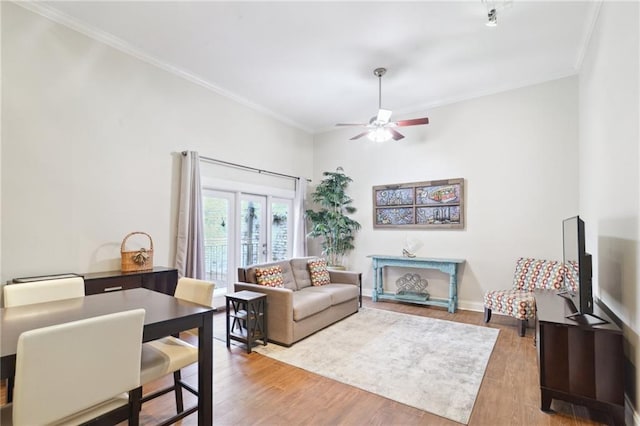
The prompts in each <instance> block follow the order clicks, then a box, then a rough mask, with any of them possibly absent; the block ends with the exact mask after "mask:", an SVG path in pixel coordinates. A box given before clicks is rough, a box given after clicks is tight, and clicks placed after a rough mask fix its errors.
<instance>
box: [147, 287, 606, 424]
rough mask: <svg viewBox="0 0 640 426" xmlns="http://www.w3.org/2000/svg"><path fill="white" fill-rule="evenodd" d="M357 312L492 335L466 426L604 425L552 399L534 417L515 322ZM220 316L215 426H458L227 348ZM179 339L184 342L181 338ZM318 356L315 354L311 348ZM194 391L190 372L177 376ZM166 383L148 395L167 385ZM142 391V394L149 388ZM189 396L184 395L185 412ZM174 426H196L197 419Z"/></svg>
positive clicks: (164, 402)
mask: <svg viewBox="0 0 640 426" xmlns="http://www.w3.org/2000/svg"><path fill="white" fill-rule="evenodd" d="M364 306H366V307H375V308H378V309H388V310H392V311H396V312H403V313H407V314H413V315H421V316H426V317H431V318H439V319H445V320H450V321H458V322H463V323H468V324H475V325H479V326H483V327H484V326H488V327H492V328H497V329H499V330H500V334H499V336H498V340H497V342H496V346H495V347H494V349H493V353H492V355H491V358H490V360H489V364H488V367H487V371H486V373H485V376H484V379H483V382H482V385H481V387H480V392H479V394H478V398H477V400H476V403H475V406H474V408H473V412H472V414H471V419H470V422H469V424H470V425H472V426H474V425H572V426H582V425H596V424H603V423H606V422H607V418H606V417H605V416H604V415H603V414H601V413H597V412H589V411H588V410H587V409H585V408H583V407H580V406H574V405H572V404H568V403H563V402H559V401H555V400H554V402H553V404H552V406H551V407H552V409H553V410H554V412H553V413H545V412H542V411H540V408H539V406H540V393H539V387H538V376H537V361H536V349H535V347H534V342H533V335H534V330H533V329H532V328H528V329H527V334H526V336H525V337H522V338H521V337H519V336H518V334H517V332H516V324H515V320H513V319H511V318H506V317H501V316H498V315H494V317H493V318H492V320H491V322H490V323H489V324H488V325H485V324H484V322H483V315H482V313H479V312H470V311H461V310H459V311H458V312H456V313H455V314H449V313H448V312H446V310H442V309H438V308H431V307H421V306H414V305H409V304H401V303H391V302H379V303H372V302H371V301H370V299H367V298H365V300H364ZM224 327H225V314H224V312H220V313H217V314H216V315H215V316H214V330H215V332H214V334H215V336H216V339H215V340H214V379H213V380H214V382H213V389H214V396H213V418H214V424H215V425H286V426H292V425H459V423H456V422H453V421H451V420H447V419H444V418H442V417H438V416H435V415H433V414H430V413H427V412H424V411H421V410H418V409H415V408H412V407H408V406H406V405H403V404H400V403H397V402H394V401H391V400H388V399H386V398H383V397H379V396H376V395H374V394H371V393H368V392H365V391H362V390H360V389H357V388H354V387H351V386H348V385H344V384H342V383H339V382H336V381H333V380H330V379H326V378H324V377H321V376H318V375H315V374H312V373H308V372H306V371H304V370H301V369H299V368H295V367H291V366H289V365H287V364H283V363H281V362H278V361H275V360H272V359H270V358H267V357H264V356H262V355H259V354H257V353H255V352H254V353H252V354H247V353H246V351H245V350H244V348H243V347H241V346H236V345H232V346H231V349H230V350H227V348H226V345H225V343H224V341H223V338H224ZM183 338H189V336H184V335H183ZM318 349H319V350H322V348H318ZM183 376H184V377H185V378H186V380H187V381H188V382H190V383H192V384H194V385H197V369H196V367H195V366H192V367H189V368H188V369H186V370H183ZM170 380H171V378H170V377H167V378H166V379H163V381H161V382H156V383H154V384H153V386H149V389H151V388H155V387H157V386H160V385H164V384H166V383H169V381H170ZM149 389H147V388H145V392H146V391H147V390H149ZM194 403H195V398H193V397H191V395H189V394H188V393H187V392H185V406H188V405H189V404H194ZM172 410H174V403H173V396H172V394H169V395H165V396H163V397H161V398H158V399H156V400H155V401H151V402H149V403H146V404H145V405H144V407H143V411H142V413H141V417H140V419H141V424H143V425H154V424H157V423H158V422H159V420H160V419H162V418H163V417H165V416H168V415H170V414H171V413H172ZM178 424H179V425H196V424H197V415H196V414H192V415H191V416H189V417H187V418H186V419H184V420H183V421H182V422H180V423H178Z"/></svg>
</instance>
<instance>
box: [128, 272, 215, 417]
mask: <svg viewBox="0 0 640 426" xmlns="http://www.w3.org/2000/svg"><path fill="white" fill-rule="evenodd" d="M214 289H215V284H214V283H212V282H209V281H203V280H197V279H194V278H180V279H179V280H178V285H177V286H176V291H175V293H174V296H175V297H176V298H178V299H182V300H186V301H189V302H193V303H197V304H199V305H204V306H208V307H211V306H212V305H213V290H214ZM196 362H198V348H197V347H196V346H193V345H192V344H190V343H188V342H185V341H184V340H181V339H179V338H178V337H175V336H169V337H164V338H162V339H158V340H154V341H151V342H147V343H145V344H143V345H142V361H141V368H140V383H142V384H143V385H145V384H148V383H151V382H153V381H155V380H158V379H159V378H161V377H163V376H166V375H167V374H171V373H173V385H172V386H169V387H166V388H164V389H160V390H158V391H155V392H153V393H150V394H148V395H145V396H144V397H143V398H142V402H143V403H144V402H147V401H149V400H151V399H154V398H157V397H159V396H161V395H164V394H166V393H169V392H172V391H173V392H174V393H175V400H176V415H174V416H172V417H171V418H169V419H167V420H165V421H164V422H163V423H162V425H169V424H172V423H175V422H177V421H178V420H180V419H182V418H184V417H186V416H188V415H190V414H191V413H194V412H195V411H197V409H198V407H197V406H195V407H191V408H189V409H187V410H185V409H184V403H183V398H182V389H183V388H184V389H186V390H187V391H189V392H191V393H192V394H194V395H196V396H198V391H197V390H196V389H194V388H193V387H191V386H190V385H188V384H187V383H185V382H183V381H182V377H181V374H180V370H181V369H183V368H185V367H187V366H189V365H191V364H194V363H196Z"/></svg>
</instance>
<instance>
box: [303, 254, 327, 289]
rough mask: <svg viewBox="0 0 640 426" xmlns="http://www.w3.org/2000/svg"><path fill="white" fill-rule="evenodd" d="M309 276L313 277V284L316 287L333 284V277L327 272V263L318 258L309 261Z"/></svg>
mask: <svg viewBox="0 0 640 426" xmlns="http://www.w3.org/2000/svg"><path fill="white" fill-rule="evenodd" d="M307 266H308V267H309V274H310V275H311V284H312V285H314V286H320V285H326V284H330V283H331V277H330V276H329V271H328V270H327V261H326V260H325V259H321V258H317V259H310V260H309V261H307Z"/></svg>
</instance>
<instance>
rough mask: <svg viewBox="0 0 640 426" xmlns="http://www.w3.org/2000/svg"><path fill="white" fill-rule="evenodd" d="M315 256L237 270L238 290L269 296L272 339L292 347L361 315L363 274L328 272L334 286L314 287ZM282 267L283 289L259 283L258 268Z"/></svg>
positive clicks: (268, 319) (269, 329) (236, 285)
mask: <svg viewBox="0 0 640 426" xmlns="http://www.w3.org/2000/svg"><path fill="white" fill-rule="evenodd" d="M309 259H313V258H312V257H301V258H293V259H291V260H283V261H279V262H271V263H264V264H259V265H251V266H249V267H246V268H238V282H237V283H235V291H241V290H249V291H256V292H259V293H264V294H266V295H267V330H268V334H269V340H270V341H272V342H274V343H278V344H282V345H285V346H291V344H293V343H295V342H297V341H298V340H301V339H303V338H305V337H307V336H309V335H310V334H313V333H315V332H316V331H318V330H320V329H322V328H324V327H326V326H328V325H330V324H333V323H334V322H336V321H339V320H341V319H343V318H345V317H347V316H349V315H351V314H353V313H355V312H358V307H359V306H360V303H361V300H362V284H361V279H362V274H360V273H358V272H351V271H333V270H330V271H329V275H330V277H331V283H330V284H327V285H323V286H313V285H311V276H310V273H309V269H308V267H307V262H308V261H309ZM275 265H280V267H281V268H282V275H283V278H284V287H283V288H275V287H266V286H263V285H258V284H256V282H257V281H256V268H257V267H266V266H275Z"/></svg>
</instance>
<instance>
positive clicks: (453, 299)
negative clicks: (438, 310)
mask: <svg viewBox="0 0 640 426" xmlns="http://www.w3.org/2000/svg"><path fill="white" fill-rule="evenodd" d="M453 268H454V269H453V271H451V272H449V309H448V311H449V313H450V314H453V313H455V312H456V309H457V307H458V277H457V275H456V270H455V265H454V267H453Z"/></svg>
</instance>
